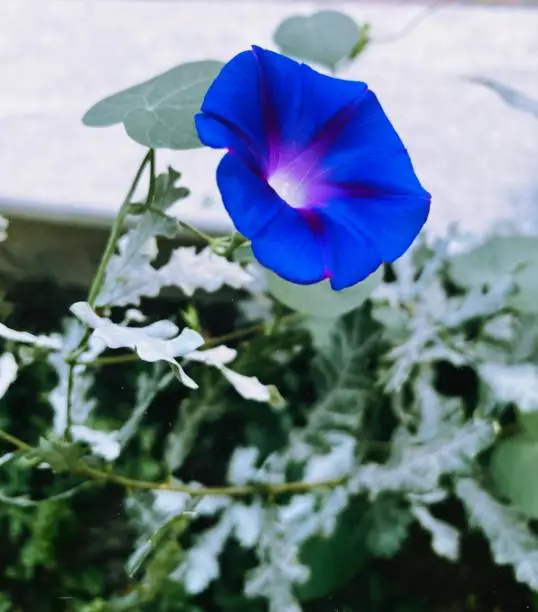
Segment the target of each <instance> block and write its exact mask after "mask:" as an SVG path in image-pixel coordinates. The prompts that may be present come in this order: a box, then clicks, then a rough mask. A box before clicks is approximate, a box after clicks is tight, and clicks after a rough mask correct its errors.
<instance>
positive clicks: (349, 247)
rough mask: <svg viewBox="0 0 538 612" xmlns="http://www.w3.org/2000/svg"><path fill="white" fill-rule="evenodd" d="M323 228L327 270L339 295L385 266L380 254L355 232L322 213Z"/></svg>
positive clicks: (365, 237)
mask: <svg viewBox="0 0 538 612" xmlns="http://www.w3.org/2000/svg"><path fill="white" fill-rule="evenodd" d="M320 216H321V218H322V224H323V229H324V232H323V238H324V244H325V247H326V248H325V259H326V267H327V270H328V272H329V278H330V282H331V287H332V288H333V289H334V290H335V291H339V290H340V289H346V288H347V287H351V286H352V285H356V284H357V283H359V282H360V281H362V280H364V279H365V278H366V277H367V276H370V274H372V273H373V272H375V271H376V270H377V269H378V268H379V266H380V265H381V263H382V261H381V257H380V256H379V253H378V250H377V249H376V248H375V247H374V246H373V245H372V243H371V242H370V240H369V239H368V237H367V236H366V235H364V234H362V233H361V232H359V231H355V230H354V228H350V227H346V226H345V225H344V224H342V223H341V222H339V221H338V220H335V219H333V218H331V217H329V216H327V215H326V214H325V212H323V213H320Z"/></svg>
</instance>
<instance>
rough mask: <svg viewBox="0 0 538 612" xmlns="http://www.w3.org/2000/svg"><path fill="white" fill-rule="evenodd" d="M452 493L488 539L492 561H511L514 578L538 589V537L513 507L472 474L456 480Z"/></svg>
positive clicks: (503, 562) (502, 563)
mask: <svg viewBox="0 0 538 612" xmlns="http://www.w3.org/2000/svg"><path fill="white" fill-rule="evenodd" d="M455 493H456V495H457V496H458V497H459V498H460V499H461V501H462V502H463V504H464V506H465V509H466V510H467V513H468V515H469V519H470V522H471V523H472V524H474V525H475V526H476V527H477V528H478V529H480V530H481V531H482V532H483V533H484V535H485V536H486V537H487V539H488V540H489V545H490V548H491V552H492V556H493V560H494V561H495V563H497V564H498V565H511V566H512V567H513V568H514V574H515V577H516V580H517V581H518V582H521V583H523V584H526V585H528V586H529V587H530V588H531V589H533V590H534V591H538V539H537V538H536V535H535V534H534V533H532V531H531V530H530V529H529V527H528V525H527V523H526V521H524V520H523V519H522V518H521V516H520V515H519V513H518V512H516V510H515V508H513V507H510V506H506V505H504V504H501V503H499V502H498V501H497V500H495V499H494V498H493V497H492V496H491V495H490V494H489V493H488V492H487V491H485V490H484V489H482V488H481V486H480V485H479V484H478V483H477V482H475V481H474V480H473V479H472V478H462V479H460V480H458V481H456V483H455Z"/></svg>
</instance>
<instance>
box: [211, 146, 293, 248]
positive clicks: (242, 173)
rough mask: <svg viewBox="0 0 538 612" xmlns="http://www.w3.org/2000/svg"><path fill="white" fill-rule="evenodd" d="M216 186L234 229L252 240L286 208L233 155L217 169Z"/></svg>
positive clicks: (226, 157) (263, 182)
mask: <svg viewBox="0 0 538 612" xmlns="http://www.w3.org/2000/svg"><path fill="white" fill-rule="evenodd" d="M217 184H218V187H219V191H220V194H221V196H222V201H223V203H224V207H225V208H226V210H227V211H228V214H229V215H230V217H231V218H232V221H233V222H234V225H235V227H236V228H237V230H238V231H239V232H241V233H242V234H243V236H246V237H247V238H249V239H250V240H252V239H253V238H254V236H256V235H257V234H258V233H259V232H260V231H261V230H262V229H263V228H264V227H265V226H266V225H267V224H268V223H269V222H270V221H271V219H272V218H273V217H275V216H276V215H277V214H278V213H279V212H280V210H281V209H282V208H286V207H287V205H286V204H285V202H284V201H283V200H281V199H280V198H279V197H278V196H277V195H276V193H275V192H274V191H273V189H271V187H270V186H269V185H268V184H267V183H266V182H265V180H264V179H263V178H261V177H260V176H258V175H257V174H256V173H255V172H254V171H253V170H252V169H251V168H249V167H248V166H247V165H245V164H244V163H243V162H242V161H241V159H240V158H239V157H237V156H235V155H232V154H230V153H228V154H226V155H225V156H224V157H223V158H222V160H221V162H220V164H219V166H218V168H217Z"/></svg>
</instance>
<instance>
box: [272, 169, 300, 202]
mask: <svg viewBox="0 0 538 612" xmlns="http://www.w3.org/2000/svg"><path fill="white" fill-rule="evenodd" d="M267 182H268V183H269V186H270V187H272V188H273V189H274V190H275V191H276V192H277V194H278V195H279V196H280V197H281V198H282V199H283V200H284V202H286V203H287V204H289V205H290V206H291V207H293V208H302V207H303V206H304V205H305V203H306V189H305V184H304V183H303V182H301V181H298V180H297V179H296V178H295V177H293V176H292V175H291V174H290V173H289V172H286V170H277V171H276V172H275V173H274V174H273V175H272V176H270V177H269V180H268V181H267Z"/></svg>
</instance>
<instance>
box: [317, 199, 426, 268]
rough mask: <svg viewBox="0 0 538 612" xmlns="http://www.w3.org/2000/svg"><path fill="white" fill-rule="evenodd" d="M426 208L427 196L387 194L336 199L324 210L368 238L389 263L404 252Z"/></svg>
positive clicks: (422, 223) (423, 220) (415, 232)
mask: <svg viewBox="0 0 538 612" xmlns="http://www.w3.org/2000/svg"><path fill="white" fill-rule="evenodd" d="M429 210H430V201H429V198H426V197H423V198H420V197H416V196H407V195H400V196H398V195H386V194H380V195H379V196H378V197H375V198H368V197H363V198H359V197H355V198H353V197H347V198H341V199H335V200H332V201H331V202H329V203H328V205H327V206H326V207H325V208H324V209H323V211H324V213H325V214H326V215H327V216H328V217H329V218H331V219H333V220H334V221H337V222H339V223H340V224H342V225H344V226H345V227H347V228H348V229H349V230H350V231H352V232H354V233H357V232H358V233H359V234H361V235H362V236H364V237H365V238H367V239H368V241H369V242H370V244H371V245H373V247H374V248H375V249H376V251H377V252H378V253H379V256H380V258H381V259H382V260H383V261H384V262H392V261H394V260H396V259H398V257H401V256H402V255H403V254H404V253H405V252H406V251H407V249H408V248H409V247H410V246H411V244H412V243H413V241H414V240H415V238H416V237H417V235H418V233H419V232H420V230H421V228H422V226H423V225H424V223H425V222H426V219H427V217H428V213H429Z"/></svg>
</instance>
